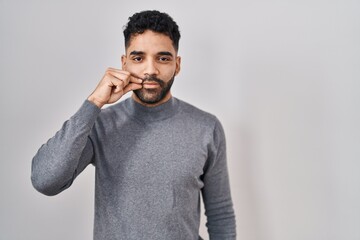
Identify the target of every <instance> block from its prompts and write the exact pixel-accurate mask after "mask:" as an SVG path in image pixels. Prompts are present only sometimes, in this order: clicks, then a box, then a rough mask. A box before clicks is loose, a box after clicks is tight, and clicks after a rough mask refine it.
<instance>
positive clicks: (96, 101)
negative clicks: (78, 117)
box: [87, 96, 105, 108]
mask: <svg viewBox="0 0 360 240" xmlns="http://www.w3.org/2000/svg"><path fill="white" fill-rule="evenodd" d="M87 100H88V101H90V102H92V103H93V104H95V105H96V106H97V107H98V108H102V107H103V106H104V105H105V104H104V103H102V102H100V101H98V100H97V99H96V98H94V97H93V96H89V97H88V99H87Z"/></svg>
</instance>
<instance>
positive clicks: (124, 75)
mask: <svg viewBox="0 0 360 240" xmlns="http://www.w3.org/2000/svg"><path fill="white" fill-rule="evenodd" d="M107 73H108V74H109V75H111V76H112V77H115V78H117V79H119V80H122V81H123V82H124V84H125V85H127V84H129V81H130V73H128V72H124V71H123V72H117V71H110V70H108V71H107Z"/></svg>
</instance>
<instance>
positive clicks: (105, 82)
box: [88, 68, 143, 108]
mask: <svg viewBox="0 0 360 240" xmlns="http://www.w3.org/2000/svg"><path fill="white" fill-rule="evenodd" d="M142 81H143V80H142V79H140V78H136V77H134V76H133V75H131V74H130V73H129V72H127V71H124V70H119V69H115V68H108V69H107V70H106V72H105V75H104V77H103V78H102V79H101V81H100V82H99V84H98V85H97V87H96V89H95V90H94V92H92V93H91V95H90V96H89V97H88V100H89V101H90V102H92V103H94V104H95V105H96V106H98V107H99V108H101V107H102V106H104V105H105V104H109V103H114V102H116V101H117V100H119V99H120V98H121V97H122V96H123V95H124V94H126V93H127V92H129V91H132V90H136V89H141V88H142V85H141V83H142Z"/></svg>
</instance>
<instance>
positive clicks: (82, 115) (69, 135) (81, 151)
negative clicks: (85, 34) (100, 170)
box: [31, 68, 142, 195]
mask: <svg viewBox="0 0 360 240" xmlns="http://www.w3.org/2000/svg"><path fill="white" fill-rule="evenodd" d="M141 83H142V79H139V78H136V77H134V76H132V75H131V74H130V73H129V72H127V71H123V70H119V69H115V68H108V69H107V70H106V72H105V74H104V76H103V78H102V79H101V81H100V82H99V84H98V85H97V87H96V88H95V90H94V91H93V92H92V93H91V95H90V96H89V97H88V99H87V100H86V101H85V102H84V103H83V105H82V106H81V107H80V109H79V110H78V111H77V112H76V113H75V114H74V115H73V116H72V117H71V118H70V119H69V120H68V121H66V122H65V123H64V125H63V126H62V128H61V129H60V130H59V131H58V132H57V133H56V134H55V136H54V137H52V138H51V139H49V140H48V142H47V143H45V144H43V145H42V146H41V148H40V149H39V151H38V152H37V153H36V155H35V157H34V158H33V161H32V168H31V181H32V184H33V186H34V187H35V188H36V189H37V190H38V191H39V192H41V193H43V194H46V195H55V194H58V193H60V192H61V191H63V190H64V189H66V188H68V187H69V186H70V185H71V184H72V182H73V181H74V179H75V178H76V176H77V175H78V174H79V173H80V172H81V171H82V170H84V168H85V167H86V166H87V165H88V164H89V163H91V162H92V160H93V159H92V158H93V146H92V140H91V138H90V133H91V130H92V128H93V126H94V124H95V121H96V118H97V116H98V115H99V113H100V109H101V107H102V106H104V105H105V104H109V103H114V102H116V101H118V100H119V99H120V98H121V97H122V96H123V95H124V94H126V93H127V92H129V91H131V90H136V89H140V88H142V85H141Z"/></svg>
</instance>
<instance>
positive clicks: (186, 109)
mask: <svg viewBox="0 0 360 240" xmlns="http://www.w3.org/2000/svg"><path fill="white" fill-rule="evenodd" d="M176 100H177V101H179V105H180V114H181V117H184V118H186V119H187V120H190V121H193V122H195V123H198V124H200V125H206V126H209V127H212V128H217V127H220V128H221V123H220V121H219V119H218V118H217V117H216V116H215V115H214V114H212V113H209V112H207V111H205V110H202V109H200V108H198V107H196V106H194V105H192V104H190V103H187V102H185V101H183V100H180V99H176Z"/></svg>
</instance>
